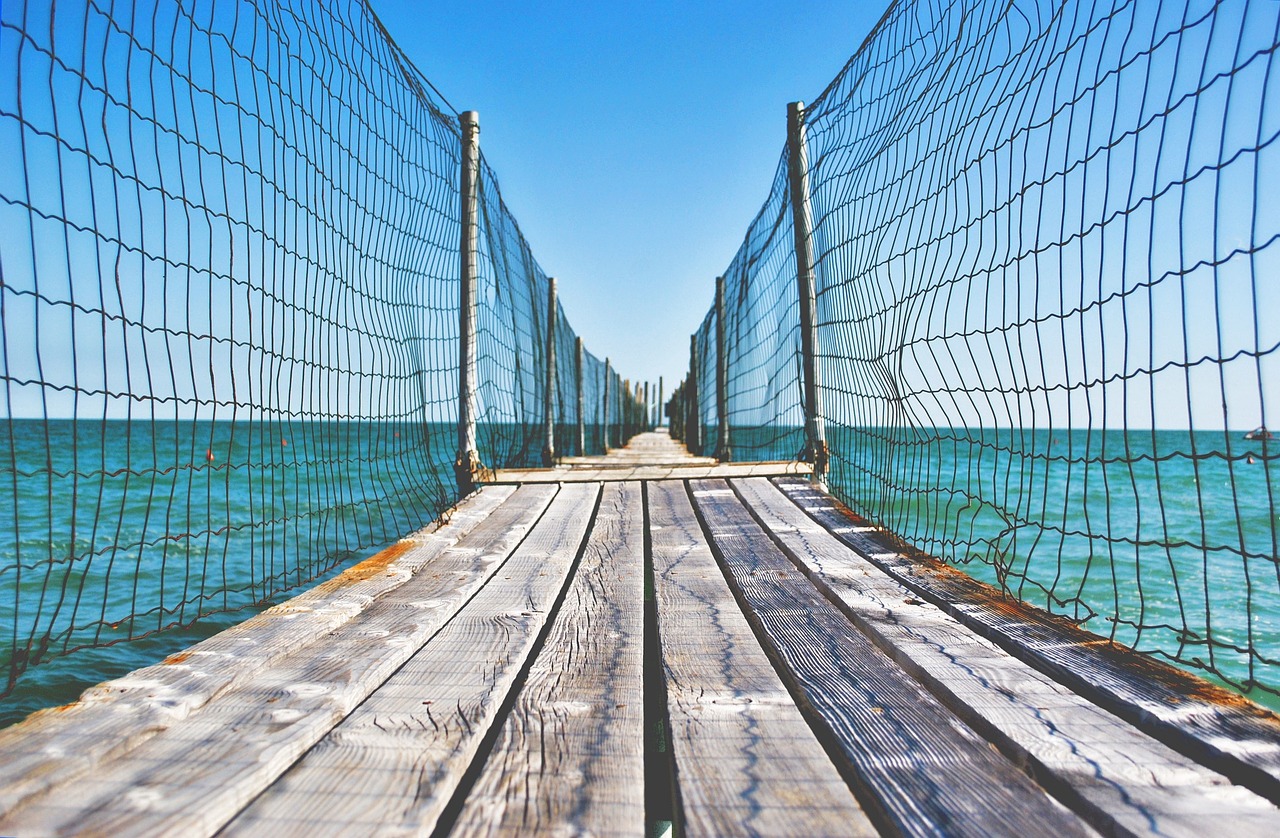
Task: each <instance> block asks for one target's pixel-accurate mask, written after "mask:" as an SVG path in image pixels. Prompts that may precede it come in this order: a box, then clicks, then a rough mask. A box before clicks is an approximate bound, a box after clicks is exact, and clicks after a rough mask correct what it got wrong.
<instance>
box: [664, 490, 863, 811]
mask: <svg viewBox="0 0 1280 838" xmlns="http://www.w3.org/2000/svg"><path fill="white" fill-rule="evenodd" d="M648 491H649V529H650V539H651V543H652V551H653V570H654V596H655V598H656V601H657V608H658V630H659V635H660V637H661V646H662V665H663V669H664V674H665V676H666V688H667V701H668V715H669V718H670V721H671V741H672V747H673V750H674V754H675V759H676V774H677V781H678V784H679V787H680V802H681V805H682V808H683V818H684V827H685V831H686V832H687V833H688V834H689V835H695V836H696V835H709V836H717V835H874V834H876V831H875V829H874V828H873V827H872V825H871V822H870V821H869V820H868V819H867V817H866V815H865V814H863V812H862V810H861V807H860V806H859V805H858V803H857V800H856V799H855V798H854V796H853V794H852V792H851V791H850V790H849V788H848V786H847V785H846V784H845V782H844V780H843V778H842V777H841V776H840V773H839V772H838V771H837V769H836V767H835V765H834V764H833V763H832V762H831V759H830V758H829V757H828V756H827V753H826V751H825V750H824V749H823V747H822V745H821V744H820V743H819V742H818V739H817V737H816V736H814V733H813V731H812V730H811V729H810V728H809V725H808V724H807V723H806V722H805V720H804V717H803V716H802V715H801V713H800V711H799V710H798V709H797V708H796V705H795V702H794V701H793V700H792V698H791V695H790V693H788V692H787V689H786V687H785V686H784V685H783V683H782V681H781V680H780V679H779V678H778V675H777V673H776V672H775V671H774V669H773V665H772V664H771V663H770V662H769V659H768V657H767V656H766V655H765V653H764V651H763V650H762V649H761V648H760V645H759V643H758V642H757V641H756V638H755V635H754V634H753V633H752V631H751V627H750V626H749V625H748V624H747V621H746V618H745V617H744V616H743V614H742V612H741V611H740V610H739V608H738V604H737V603H736V602H735V601H734V599H733V595H732V593H730V591H729V588H728V586H727V585H726V584H725V580H724V577H723V575H722V574H721V573H720V570H719V568H717V567H716V564H715V560H714V559H713V558H712V555H711V550H710V548H709V547H708V546H707V542H706V540H705V538H704V537H703V534H702V530H701V527H700V526H699V524H698V521H697V519H696V517H695V516H694V512H693V507H692V506H691V505H690V503H689V498H688V495H687V494H686V493H685V489H684V484H682V483H679V482H669V483H652V484H649V487H648Z"/></svg>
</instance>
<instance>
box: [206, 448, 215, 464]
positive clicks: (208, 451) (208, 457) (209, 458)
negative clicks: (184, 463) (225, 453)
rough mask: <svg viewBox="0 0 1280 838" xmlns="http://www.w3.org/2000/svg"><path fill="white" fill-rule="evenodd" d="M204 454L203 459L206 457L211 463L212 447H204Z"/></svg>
mask: <svg viewBox="0 0 1280 838" xmlns="http://www.w3.org/2000/svg"><path fill="white" fill-rule="evenodd" d="M204 456H205V459H207V460H208V461H209V462H211V463H212V462H213V449H212V448H209V449H206V450H205V452H204Z"/></svg>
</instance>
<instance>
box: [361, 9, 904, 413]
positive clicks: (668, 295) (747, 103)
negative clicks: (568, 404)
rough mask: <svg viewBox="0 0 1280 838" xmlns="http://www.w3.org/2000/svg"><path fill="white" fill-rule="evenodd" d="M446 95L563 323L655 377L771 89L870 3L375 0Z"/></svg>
mask: <svg viewBox="0 0 1280 838" xmlns="http://www.w3.org/2000/svg"><path fill="white" fill-rule="evenodd" d="M371 2H372V5H373V9H374V11H375V12H376V13H377V14H378V16H379V17H380V18H381V19H382V22H383V24H384V25H385V26H386V27H387V30H388V31H389V32H390V33H391V36H392V37H393V38H394V39H395V40H396V41H397V43H399V45H400V47H401V48H402V49H404V51H405V52H406V53H407V54H408V55H409V57H410V58H411V59H412V60H413V61H414V63H415V64H417V65H418V67H419V69H421V70H422V72H423V73H424V74H425V75H426V76H427V78H429V79H430V80H431V82H432V83H433V84H434V85H435V86H436V87H437V88H438V89H439V91H440V92H441V93H442V94H443V95H444V96H445V97H446V98H447V99H448V100H449V102H450V103H451V104H452V105H453V106H454V107H455V108H457V109H458V110H478V111H479V112H480V124H481V140H480V142H481V148H482V149H483V151H484V154H485V156H486V157H487V158H488V160H489V162H490V164H491V165H492V166H493V167H494V169H495V171H496V172H497V174H498V177H499V180H500V183H501V186H502V190H503V195H504V197H505V198H506V201H507V203H508V205H509V206H510V207H511V209H512V212H513V213H515V216H516V218H517V219H518V220H519V222H520V225H521V227H522V228H523V230H524V233H525V236H526V237H527V238H528V240H529V243H530V245H531V246H532V247H533V252H534V254H535V256H536V257H537V259H538V261H539V262H540V263H541V264H542V267H543V268H544V269H545V270H546V271H547V272H548V273H549V274H550V275H552V276H555V277H556V278H557V281H558V283H559V288H560V295H561V299H562V300H563V304H564V307H565V311H566V313H567V314H568V316H569V319H570V320H571V322H572V323H573V325H574V328H575V329H577V331H578V333H579V334H581V335H582V336H583V339H584V341H585V342H586V344H587V346H588V347H589V348H590V349H591V350H592V351H593V352H595V353H596V354H597V355H599V356H601V357H604V356H609V357H610V358H611V359H612V360H613V361H614V364H615V366H616V367H617V368H618V370H619V371H620V372H621V374H622V375H624V376H628V377H631V378H633V379H634V378H640V379H648V380H653V381H656V380H657V378H658V376H663V377H665V379H666V384H667V392H670V388H671V386H673V385H674V383H675V382H676V381H678V380H679V378H680V377H681V376H682V375H683V374H684V370H685V368H686V366H687V364H688V354H689V335H690V334H691V333H692V332H693V331H694V330H695V329H696V328H697V326H698V324H699V323H700V322H701V320H702V317H703V315H704V314H705V313H706V310H707V308H708V306H709V305H710V303H711V299H712V296H713V290H714V280H715V276H716V274H717V273H719V272H721V271H723V270H724V269H725V268H726V267H727V266H728V264H729V260H730V259H731V258H732V257H733V254H734V252H735V251H736V250H737V249H738V245H739V244H740V243H741V241H742V236H743V235H744V234H745V232H746V229H747V225H748V223H749V222H750V221H751V219H752V217H753V216H754V215H755V213H756V212H757V211H758V210H759V208H760V204H761V203H762V202H763V201H764V199H765V198H766V197H767V195H768V192H769V187H770V184H771V182H772V178H773V174H774V168H775V166H776V165H777V162H778V157H779V155H780V154H781V153H782V147H783V143H784V141H785V139H786V104H787V102H789V101H792V100H795V99H805V100H808V99H812V98H813V97H815V96H817V94H818V93H820V92H821V91H822V90H823V88H825V87H826V85H827V83H828V82H829V81H830V80H831V79H832V78H833V77H834V76H835V75H836V73H837V72H838V71H839V70H840V68H841V67H843V66H844V64H845V62H846V61H847V60H848V59H849V57H850V56H851V55H852V54H853V53H854V51H855V50H856V49H857V48H858V46H859V45H860V44H861V43H862V41H863V39H864V38H865V37H866V35H867V33H868V32H869V31H870V30H871V28H872V27H873V26H874V25H875V23H876V21H877V20H879V18H880V16H881V15H882V14H883V13H884V10H885V6H883V5H881V4H880V3H868V4H859V3H848V2H812V3H795V2H792V3H787V4H779V3H765V2H758V1H757V2H747V3H679V2H665V1H664V2H644V3H616V2H605V3H586V4H582V3H574V2H559V1H558V0H556V1H555V2H543V3H537V4H515V3H509V2H492V1H491V0H478V2H468V3H457V4H446V3H440V4H435V3H432V4H423V3H421V2H416V1H415V0H371Z"/></svg>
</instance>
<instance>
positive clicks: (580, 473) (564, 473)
mask: <svg viewBox="0 0 1280 838" xmlns="http://www.w3.org/2000/svg"><path fill="white" fill-rule="evenodd" d="M812 470H813V466H812V465H810V464H809V463H795V462H783V463H721V464H719V465H714V466H707V465H682V464H661V465H634V466H619V467H613V468H599V469H592V468H572V469H570V468H553V469H529V470H505V469H501V470H498V471H495V472H492V473H489V474H487V475H486V480H487V482H489V483H498V484H503V483H520V484H527V483H571V482H578V481H581V482H588V483H597V482H602V481H607V480H695V479H699V480H701V479H714V478H730V477H785V476H788V475H792V476H794V475H807V474H809V473H810V472H811V471H812Z"/></svg>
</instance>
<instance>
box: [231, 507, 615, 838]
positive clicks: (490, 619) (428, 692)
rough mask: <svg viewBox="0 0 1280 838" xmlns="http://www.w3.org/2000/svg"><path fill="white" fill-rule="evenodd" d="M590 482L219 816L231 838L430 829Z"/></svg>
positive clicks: (554, 568)
mask: <svg viewBox="0 0 1280 838" xmlns="http://www.w3.org/2000/svg"><path fill="white" fill-rule="evenodd" d="M598 493H599V487H598V486H590V485H576V486H571V487H566V488H565V489H564V490H563V491H561V492H560V493H559V494H558V495H557V496H556V499H555V500H554V501H552V503H551V505H550V506H549V507H548V508H547V511H546V514H545V515H544V516H543V517H542V520H540V521H539V522H538V526H537V527H536V528H535V529H534V530H533V532H531V533H530V534H529V536H528V538H526V539H525V540H524V542H523V543H522V544H520V546H519V548H518V549H516V550H515V552H514V553H513V554H512V555H511V558H510V559H509V560H508V561H507V562H506V563H505V564H504V565H502V567H501V569H500V570H499V571H498V572H497V573H496V574H494V576H493V577H492V579H490V580H489V581H488V583H487V584H486V585H485V586H484V587H483V588H481V589H480V590H479V591H478V592H477V593H476V594H475V596H474V598H473V599H472V600H471V601H470V602H468V603H467V605H466V607H465V608H463V609H462V610H461V611H460V612H459V613H458V614H457V616H455V617H454V618H453V619H452V620H450V621H449V622H448V623H447V624H446V625H445V626H444V627H443V628H442V629H441V630H440V631H439V633H438V634H437V635H436V636H435V637H433V638H432V639H431V640H430V642H428V643H427V644H426V645H425V646H423V647H422V648H421V650H420V651H418V652H417V653H416V654H414V655H413V657H412V658H410V659H409V660H408V661H407V662H406V663H405V664H404V666H403V667H402V668H401V669H400V670H399V671H398V672H396V673H395V675H394V676H393V677H391V678H389V679H388V680H387V681H386V683H385V684H383V685H382V686H380V687H379V688H378V689H377V691H375V692H373V693H372V694H371V695H370V696H369V697H368V698H367V699H366V700H365V701H364V702H363V703H362V704H360V705H359V707H358V708H356V709H355V711H354V712H352V713H351V715H350V716H348V717H347V718H346V719H344V720H343V721H342V723H341V724H339V725H338V726H337V727H335V728H334V729H333V730H332V731H331V732H330V733H329V734H328V735H327V736H325V737H324V739H323V740H321V741H320V742H319V743H318V744H317V745H316V746H315V747H314V748H312V749H311V750H310V751H309V752H307V753H306V755H305V756H304V757H303V758H302V759H300V760H298V762H297V763H296V764H295V765H293V766H292V767H291V768H289V770H288V771H286V772H285V773H283V775H281V776H280V777H279V779H278V780H276V782H274V783H273V784H272V785H271V786H270V787H269V788H267V789H266V790H265V791H264V792H263V793H262V794H261V795H260V796H259V797H258V798H257V799H255V800H254V801H253V802H252V803H251V804H250V805H248V806H247V807H246V808H245V809H244V811H242V812H241V813H240V814H239V816H238V817H237V818H236V819H235V820H234V821H233V822H231V823H230V824H228V826H227V829H226V833H227V834H230V835H237V834H253V835H261V834H264V833H270V834H273V835H274V834H291V835H308V836H311V835H343V836H346V835H382V834H388V833H391V834H405V833H414V834H423V833H429V832H430V831H431V830H432V829H433V828H434V827H435V825H436V820H437V819H438V817H439V816H440V813H441V812H442V811H443V810H444V808H445V807H446V805H448V803H449V801H450V799H451V797H452V795H453V793H454V790H455V789H456V788H457V786H458V783H459V781H460V780H461V778H462V775H463V773H464V772H465V771H466V770H467V768H468V767H469V766H470V765H471V762H472V760H473V759H474V758H475V756H476V752H477V749H478V748H479V747H480V744H481V741H482V740H483V739H484V737H485V735H486V733H487V732H488V731H489V729H490V727H491V726H492V725H493V724H495V723H496V722H500V721H501V720H500V719H497V713H498V711H499V710H500V709H501V707H502V705H503V703H504V702H505V701H506V700H507V697H508V695H509V694H510V692H511V689H512V688H513V684H514V681H515V679H516V677H517V676H518V675H519V673H520V671H521V669H522V668H523V667H524V665H525V662H526V659H527V658H528V656H529V654H530V653H531V651H532V650H533V648H534V646H535V643H536V642H537V639H538V637H539V635H540V634H541V633H542V631H543V628H544V626H545V625H546V623H547V621H548V619H549V618H550V616H551V614H550V611H551V609H552V607H553V606H554V605H555V603H556V600H557V598H558V597H559V596H560V594H561V592H562V591H563V590H564V588H565V585H566V580H567V576H568V574H569V571H570V568H571V567H572V566H573V564H574V561H575V560H576V558H577V556H578V553H579V550H580V548H581V545H582V541H583V538H584V537H585V534H586V530H587V527H588V525H589V524H590V522H591V518H592V511H593V508H594V506H595V503H596V498H597V495H598Z"/></svg>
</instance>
